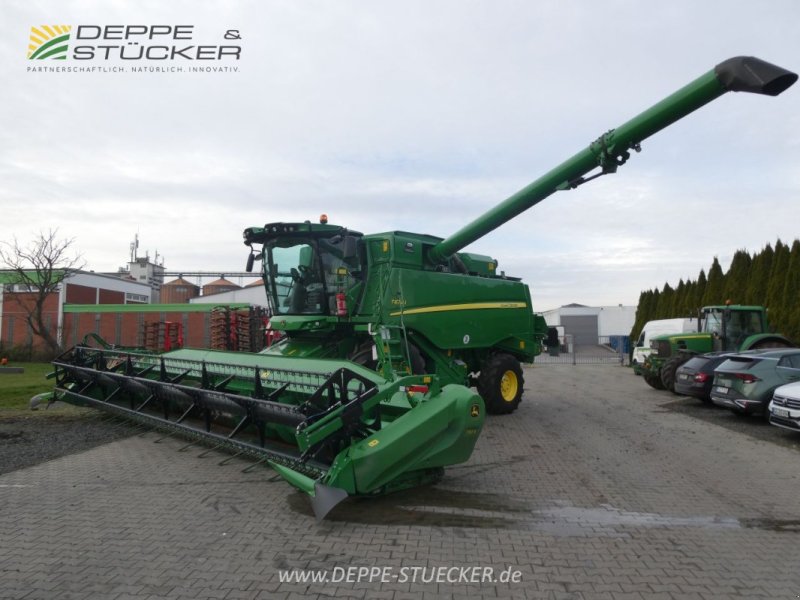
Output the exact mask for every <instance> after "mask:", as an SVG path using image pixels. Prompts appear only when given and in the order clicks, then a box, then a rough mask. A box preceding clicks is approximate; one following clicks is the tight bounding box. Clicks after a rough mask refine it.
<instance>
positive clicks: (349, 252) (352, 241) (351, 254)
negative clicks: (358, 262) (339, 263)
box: [342, 235, 358, 260]
mask: <svg viewBox="0 0 800 600" xmlns="http://www.w3.org/2000/svg"><path fill="white" fill-rule="evenodd" d="M357 246H358V240H357V239H356V238H355V237H353V236H352V235H347V236H345V238H344V243H343V244H342V258H343V259H344V260H347V259H350V258H355V257H356V255H357V252H358V250H357Z"/></svg>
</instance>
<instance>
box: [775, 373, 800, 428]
mask: <svg viewBox="0 0 800 600" xmlns="http://www.w3.org/2000/svg"><path fill="white" fill-rule="evenodd" d="M769 422H770V424H771V425H776V426H777V427H785V428H786V429H792V430H794V431H800V381H799V382H795V383H787V384H786V385H782V386H780V387H779V388H776V389H775V393H774V394H773V395H772V402H770V403H769Z"/></svg>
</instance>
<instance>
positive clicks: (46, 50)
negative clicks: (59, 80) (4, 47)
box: [28, 25, 72, 60]
mask: <svg viewBox="0 0 800 600" xmlns="http://www.w3.org/2000/svg"><path fill="white" fill-rule="evenodd" d="M71 29H72V25H39V26H38V27H36V26H34V27H31V37H30V42H29V43H28V58H29V59H31V60H42V59H45V58H52V59H53V60H66V58H67V44H68V43H69V32H70V30H71Z"/></svg>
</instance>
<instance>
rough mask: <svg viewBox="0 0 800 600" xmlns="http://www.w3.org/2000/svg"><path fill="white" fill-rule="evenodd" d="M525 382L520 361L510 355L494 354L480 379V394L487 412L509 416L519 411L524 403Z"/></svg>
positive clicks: (485, 365) (487, 361)
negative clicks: (522, 402)
mask: <svg viewBox="0 0 800 600" xmlns="http://www.w3.org/2000/svg"><path fill="white" fill-rule="evenodd" d="M524 384H525V380H524V379H523V377H522V367H521V366H520V364H519V361H518V360H517V359H516V358H514V357H513V356H511V355H510V354H503V353H501V354H493V355H491V356H490V357H489V358H487V359H486V362H485V363H484V364H483V366H482V367H481V374H480V376H479V377H478V394H480V396H481V398H483V403H484V404H485V405H486V412H487V413H489V414H491V415H507V414H509V413H512V412H514V411H515V410H517V407H518V406H519V403H520V402H521V401H522V389H523V386H524Z"/></svg>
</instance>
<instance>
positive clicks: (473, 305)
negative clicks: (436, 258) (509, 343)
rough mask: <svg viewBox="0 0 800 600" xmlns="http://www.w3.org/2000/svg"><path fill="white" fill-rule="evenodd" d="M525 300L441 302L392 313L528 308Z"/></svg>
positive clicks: (417, 313)
mask: <svg viewBox="0 0 800 600" xmlns="http://www.w3.org/2000/svg"><path fill="white" fill-rule="evenodd" d="M527 306H528V305H527V304H526V303H525V302H470V303H468V304H439V305H438V306H425V307H421V308H409V309H406V310H404V311H397V312H393V313H390V315H391V316H393V317H398V316H400V315H401V314H403V315H419V314H423V313H434V312H449V311H455V310H486V309H492V308H501V309H502V308H527Z"/></svg>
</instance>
